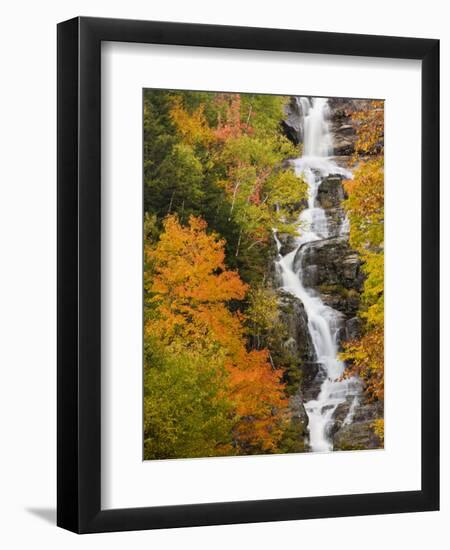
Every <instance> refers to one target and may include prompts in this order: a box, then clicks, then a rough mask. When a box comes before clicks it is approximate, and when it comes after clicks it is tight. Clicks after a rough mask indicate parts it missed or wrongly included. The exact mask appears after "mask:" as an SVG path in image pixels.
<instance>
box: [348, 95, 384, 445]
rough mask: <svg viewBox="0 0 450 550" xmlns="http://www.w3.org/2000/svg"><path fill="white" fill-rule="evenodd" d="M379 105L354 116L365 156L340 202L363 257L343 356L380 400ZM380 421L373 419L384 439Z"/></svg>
mask: <svg viewBox="0 0 450 550" xmlns="http://www.w3.org/2000/svg"><path fill="white" fill-rule="evenodd" d="M383 120H384V112H383V104H382V102H379V101H374V102H371V104H370V106H369V108H368V109H365V110H363V111H360V112H357V113H355V114H354V115H353V122H354V124H355V127H356V131H357V136H358V139H357V142H356V153H357V154H359V155H361V154H367V155H369V158H367V159H366V160H363V161H362V162H360V163H359V165H358V166H357V168H356V170H355V171H354V178H353V180H348V181H347V182H346V184H345V189H346V192H347V194H348V198H347V200H346V201H345V203H344V206H345V209H346V211H347V215H348V217H349V220H350V244H351V245H352V247H353V248H354V249H355V250H357V251H358V252H359V254H360V256H361V258H362V260H363V270H364V272H365V275H366V278H365V282H364V289H363V292H362V300H361V307H360V311H359V315H360V317H361V318H362V320H363V322H364V331H363V335H362V337H361V338H359V339H357V340H353V341H350V342H346V343H345V344H344V352H343V353H342V358H343V359H344V360H346V361H347V362H348V363H349V365H350V369H349V374H357V375H358V376H359V377H360V378H361V379H362V380H363V381H364V382H365V385H366V392H367V395H368V396H369V397H370V398H372V399H377V400H383V399H384V167H383V156H382V153H383V128H384V125H383ZM383 426H384V424H383V422H381V421H380V422H377V423H376V430H377V435H378V436H379V437H380V439H382V430H383Z"/></svg>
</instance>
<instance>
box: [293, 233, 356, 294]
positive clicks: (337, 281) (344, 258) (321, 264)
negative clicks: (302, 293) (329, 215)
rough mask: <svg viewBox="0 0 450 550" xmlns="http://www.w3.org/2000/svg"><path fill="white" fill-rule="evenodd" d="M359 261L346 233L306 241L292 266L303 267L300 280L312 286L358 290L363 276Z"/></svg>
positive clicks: (297, 268)
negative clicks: (309, 241)
mask: <svg viewBox="0 0 450 550" xmlns="http://www.w3.org/2000/svg"><path fill="white" fill-rule="evenodd" d="M360 264H361V262H360V259H359V257H358V255H357V254H355V252H354V251H353V250H351V248H350V246H349V244H348V242H347V238H346V237H332V238H330V239H324V240H321V241H314V242H311V243H306V244H305V245H303V246H302V247H300V249H299V250H298V252H297V253H296V255H295V258H294V267H295V269H296V270H299V269H302V281H303V284H304V285H305V286H306V287H313V288H316V287H319V286H323V285H340V286H341V287H343V288H345V289H348V290H349V289H355V290H357V291H360V290H361V288H362V283H363V280H364V275H363V273H362V271H361V269H360Z"/></svg>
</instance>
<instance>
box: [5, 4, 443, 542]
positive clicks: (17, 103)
mask: <svg viewBox="0 0 450 550" xmlns="http://www.w3.org/2000/svg"><path fill="white" fill-rule="evenodd" d="M444 6H445V3H444V2H440V1H438V0H435V1H433V0H430V1H429V2H427V4H426V9H425V5H424V3H423V0H422V1H421V2H416V1H409V2H397V3H394V2H392V1H387V0H386V1H385V0H378V1H377V2H375V3H373V4H372V5H367V9H366V6H363V5H362V4H361V2H360V1H349V2H346V3H345V4H343V3H338V2H335V1H325V0H322V1H320V2H316V3H311V2H308V3H301V2H300V1H299V0H293V1H292V2H288V1H282V0H278V2H270V3H269V2H262V1H259V2H254V3H251V2H247V3H244V2H242V1H232V0H229V1H228V2H226V3H225V2H222V3H217V2H216V3H214V2H210V1H208V2H207V1H205V2H200V1H197V2H195V1H190V2H187V1H182V0H180V1H175V0H165V1H164V2H153V3H150V2H139V1H137V0H127V1H126V2H124V1H123V0H120V1H115V0H109V1H106V0H105V1H97V0H89V1H88V0H78V1H77V2H75V1H74V0H66V1H65V2H57V1H55V2H31V1H28V2H21V1H20V0H19V1H17V2H16V3H15V4H14V6H13V5H12V4H9V5H8V7H7V8H4V9H3V12H2V23H3V25H2V32H1V33H0V40H1V41H2V43H1V49H0V52H1V56H2V62H1V71H2V73H1V75H2V83H1V87H0V94H1V101H0V106H1V107H0V108H1V117H0V128H1V139H2V143H1V151H2V156H1V162H0V182H1V185H2V190H3V192H2V195H1V197H2V200H1V201H0V208H1V211H0V224H1V227H0V236H1V237H0V238H1V249H0V250H1V259H2V264H1V265H2V269H1V271H0V277H1V278H2V281H1V285H0V288H1V296H0V308H1V322H2V326H1V334H2V344H1V346H0V350H1V351H0V353H1V359H0V364H1V368H2V378H1V385H0V392H1V395H0V419H1V420H0V422H1V431H0V434H1V449H2V452H1V454H0V461H1V468H0V517H1V524H2V529H1V531H0V542H1V543H2V545H3V546H4V547H6V548H27V546H33V547H45V548H48V549H52V548H61V547H64V548H69V549H70V548H79V547H82V548H96V547H98V545H99V544H104V545H105V546H106V545H107V546H108V547H109V548H111V549H113V548H122V547H123V545H133V544H134V545H135V546H137V547H139V546H142V547H143V546H146V547H153V548H158V549H164V548H181V547H182V548H195V549H199V548H205V549H206V548H230V547H233V548H245V547H248V546H250V545H251V546H255V547H259V548H274V547H275V546H276V547H283V545H286V546H287V545H289V546H290V547H292V546H293V545H295V547H297V546H298V547H300V546H305V547H314V548H319V549H321V548H326V547H331V546H332V547H333V548H345V549H347V550H349V549H352V548H360V547H361V546H364V548H365V549H371V548H380V547H382V546H387V547H392V546H394V545H397V544H398V543H399V542H400V541H401V543H402V545H404V546H407V547H408V548H409V549H415V548H417V549H419V548H423V547H424V546H428V545H430V544H432V545H433V546H435V547H437V548H443V547H444V546H445V543H443V541H446V543H448V522H449V520H450V499H449V497H450V490H449V489H450V488H449V470H448V467H447V468H444V469H443V471H442V486H443V495H442V511H441V512H439V513H423V514H414V515H412V514H403V515H395V516H376V517H366V518H345V519H328V520H313V521H302V522H284V523H272V524H258V525H256V524H255V525H247V526H242V525H240V526H239V525H238V526H226V527H214V528H212V527H207V528H195V529H181V530H171V531H159V532H142V533H122V534H108V535H96V536H84V537H76V536H75V535H72V534H70V533H66V532H64V531H62V530H59V529H56V528H55V527H54V526H53V524H52V523H53V518H54V511H53V510H54V507H55V462H56V460H55V454H56V444H55V423H56V419H55V387H56V375H55V371H56V367H55V361H56V353H55V332H56V331H55V329H56V316H55V278H56V263H55V250H56V223H55V220H56V218H55V201H56V193H55V176H56V156H55V129H56V104H55V98H56V71H55V67H56V29H55V24H56V22H57V21H60V20H63V19H67V18H69V17H72V16H74V15H79V14H82V15H95V16H110V17H126V18H141V19H160V20H178V21H195V22H204V23H222V24H240V25H250V26H266V27H267V26H273V27H279V28H289V27H290V28H300V29H311V30H323V31H342V32H360V33H370V34H391V35H405V36H407V35H410V36H417V37H436V38H440V39H441V40H442V42H441V48H442V49H441V52H442V61H441V67H442V75H441V94H442V97H443V98H446V97H449V94H450V81H449V76H450V70H449V67H450V63H449V62H450V55H449V54H450V38H449V37H448V28H447V21H448V15H447V14H445V13H444ZM442 126H443V130H442V138H443V139H442V146H441V151H442V157H443V161H442V182H443V185H442V199H441V201H442V212H443V214H445V215H446V216H445V217H444V216H443V222H442V229H443V239H442V240H443V246H442V265H443V273H442V279H443V280H444V281H445V280H448V279H449V277H450V273H449V267H450V264H449V248H450V247H449V241H448V237H449V230H450V223H449V217H448V215H447V212H448V207H449V206H450V205H449V189H448V181H449V176H450V173H449V161H448V151H449V149H450V134H449V109H448V102H442ZM407 204H408V197H405V205H407ZM405 275H407V262H406V261H405ZM449 305H450V304H449V291H448V286H443V287H442V306H443V307H442V310H443V311H444V312H445V309H447V310H448V306H449ZM449 330H450V323H449V317H448V314H444V316H443V318H442V335H443V338H442V339H443V344H442V357H443V358H444V360H443V361H442V363H443V368H442V396H443V399H442V401H443V403H442V420H443V422H442V424H443V429H442V441H443V452H442V463H443V464H444V465H446V464H448V463H449V461H450V430H449V420H450V406H449V399H448V391H447V388H448V386H449V382H450V377H449V374H448V369H447V364H446V363H447V362H446V361H445V358H446V357H448V355H449V351H450V350H449V339H448V334H449ZM405 383H407V381H405ZM412 405H413V404H412ZM340 474H341V475H350V474H351V472H341V473H340Z"/></svg>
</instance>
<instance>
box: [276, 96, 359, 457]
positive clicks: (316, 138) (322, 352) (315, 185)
mask: <svg viewBox="0 0 450 550" xmlns="http://www.w3.org/2000/svg"><path fill="white" fill-rule="evenodd" d="M297 101H298V103H299V107H300V112H301V113H302V116H303V134H304V140H303V143H304V148H303V155H302V157H300V158H298V159H296V160H295V161H294V167H295V172H296V174H297V175H298V176H299V177H303V178H304V179H305V181H306V182H307V184H308V207H307V208H306V209H304V210H303V211H302V212H301V214H300V217H299V220H298V228H299V234H298V236H297V237H296V238H295V245H296V247H295V249H294V250H293V251H292V252H289V253H287V254H286V255H284V256H282V255H281V254H279V256H278V259H277V261H276V264H277V269H278V272H279V273H280V275H281V278H282V287H283V289H284V290H286V291H287V292H290V293H291V294H293V295H294V296H295V297H297V298H298V299H300V300H301V301H302V303H303V305H304V308H305V311H306V313H307V316H308V330H309V332H310V335H311V340H312V343H313V347H314V353H315V356H316V361H317V362H318V364H319V368H320V374H321V377H322V378H323V382H322V383H321V386H320V391H319V394H318V396H317V398H316V399H313V400H310V401H308V402H307V403H305V409H306V412H307V414H308V418H309V424H308V429H309V445H310V448H311V451H315V452H321V451H322V452H324V451H332V450H333V443H332V441H331V437H330V434H329V428H330V425H331V423H332V419H333V414H334V412H335V410H336V408H337V407H338V405H339V404H341V403H344V402H345V401H348V402H350V403H351V406H350V409H349V412H348V414H347V417H346V418H345V419H344V424H348V423H349V422H351V420H352V418H353V414H354V410H355V407H356V406H357V400H358V393H359V382H358V380H356V379H354V378H349V379H342V375H343V373H344V368H345V365H344V363H343V362H342V361H340V360H339V358H338V342H337V336H338V331H339V327H340V326H341V320H342V315H341V314H340V313H339V312H338V311H336V310H334V309H332V308H331V307H329V306H327V305H325V304H324V303H323V301H322V300H321V298H320V296H319V295H318V294H317V293H316V292H315V291H314V290H312V289H308V288H305V287H304V286H303V284H302V264H303V262H302V258H303V255H304V253H305V250H307V248H308V243H311V242H317V241H321V240H323V239H327V238H329V237H330V235H329V229H328V224H327V217H326V213H325V211H324V210H323V209H322V208H320V206H318V204H317V194H318V190H319V186H320V184H321V182H322V181H323V179H324V178H325V177H327V176H329V175H331V174H333V175H341V176H343V177H346V178H349V177H352V176H351V173H350V172H349V171H348V170H345V169H344V168H342V167H340V166H338V165H337V164H336V163H335V162H334V161H333V160H332V159H331V158H330V155H331V154H332V138H331V134H330V131H329V127H328V121H327V116H328V103H327V100H326V99H325V98H312V101H310V99H309V98H298V99H297ZM345 233H348V220H344V223H343V224H342V227H341V229H340V234H345ZM275 240H276V243H277V246H278V251H279V252H280V249H281V244H280V241H279V240H278V237H277V235H276V233H275ZM295 266H298V267H297V269H296V268H295Z"/></svg>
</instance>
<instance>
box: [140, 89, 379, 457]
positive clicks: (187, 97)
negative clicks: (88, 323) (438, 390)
mask: <svg viewBox="0 0 450 550" xmlns="http://www.w3.org/2000/svg"><path fill="white" fill-rule="evenodd" d="M290 102H292V98H291V97H288V96H274V95H261V94H238V93H213V92H189V91H171V90H145V91H144V96H143V124H144V128H143V131H144V151H143V152H144V166H143V170H144V228H143V235H144V419H143V423H144V425H143V432H144V433H143V440H144V459H145V460H151V459H168V458H171V459H173V458H195V457H213V456H231V455H249V454H268V453H290V452H304V451H308V450H312V449H311V448H310V447H308V417H307V414H304V413H305V408H304V404H305V402H306V397H305V395H306V389H305V388H307V382H308V371H307V368H309V364H310V363H314V362H315V363H318V362H319V358H317V357H316V358H315V361H308V360H306V355H305V353H306V352H305V353H303V352H302V350H301V349H300V348H301V347H302V345H303V344H302V342H303V343H305V342H306V344H305V346H306V347H307V342H308V341H309V340H308V338H309V336H308V335H307V334H304V335H302V334H300V332H301V330H300V329H299V328H298V327H297V328H295V330H296V336H295V339H296V345H295V346H294V347H293V346H292V345H287V342H288V341H289V339H290V332H292V326H291V325H292V323H291V322H290V321H289V315H291V313H292V311H291V310H292V307H293V305H292V304H293V303H292V301H291V302H289V304H288V305H286V303H287V302H286V301H289V300H291V298H286V296H285V294H283V292H282V291H281V290H280V282H279V276H278V275H277V272H276V260H277V257H279V254H280V250H279V249H277V245H276V239H275V237H277V239H278V240H279V241H283V243H287V244H289V243H292V242H294V241H295V239H297V236H298V235H299V233H301V231H302V228H301V225H299V217H301V213H302V211H304V210H305V209H306V207H307V202H308V193H309V190H308V181H307V178H306V177H305V176H304V175H302V174H299V173H296V171H295V170H294V168H293V165H292V163H291V162H290V160H291V159H296V158H299V157H301V156H302V153H303V147H304V144H303V143H302V140H301V139H298V140H293V139H291V137H290V136H289V134H288V132H286V128H285V127H284V126H283V124H282V121H283V120H285V119H286V109H287V108H288V106H289V104H290ZM363 107H364V108H362V109H356V108H355V109H353V110H352V112H351V113H350V114H349V113H346V116H348V118H349V120H350V122H351V125H352V127H353V129H354V134H355V140H354V150H353V152H352V154H351V155H347V159H346V163H347V165H348V166H350V167H351V170H352V172H353V177H352V178H348V179H345V178H342V189H343V191H342V192H343V193H344V199H343V201H342V209H343V211H345V215H346V217H347V219H348V221H349V228H350V229H349V236H348V237H347V241H348V243H349V244H347V243H346V244H345V246H349V247H351V251H352V254H353V253H356V254H357V256H358V262H359V264H360V266H361V276H360V279H359V280H360V286H359V287H358V290H357V293H358V303H357V305H356V309H357V311H356V312H355V318H356V317H357V319H358V323H359V325H358V327H359V328H358V330H357V331H356V332H355V331H354V333H353V334H352V335H351V336H352V337H345V338H342V339H341V341H340V343H339V357H338V360H339V361H342V362H343V364H344V363H345V366H346V368H345V372H344V373H343V374H342V378H346V377H347V378H351V377H356V378H357V379H358V380H359V381H361V385H362V388H363V389H362V395H363V399H364V403H366V402H367V403H376V406H377V408H376V410H377V413H376V414H375V415H374V417H373V418H372V417H371V419H370V422H366V424H367V425H368V426H369V428H370V431H371V435H370V437H371V438H372V439H371V441H372V440H376V441H377V443H376V444H375V447H380V446H382V444H383V437H384V435H383V434H384V422H383V415H382V403H383V400H384V386H383V380H384V368H383V365H384V359H383V347H384V343H383V342H384V338H383V327H384V302H383V295H384V281H383V273H384V261H383V247H384V177H383V131H384V125H383V116H384V114H383V108H382V102H376V101H368V102H366V103H364V105H363ZM322 185H323V184H322ZM335 248H336V247H335ZM346 250H347V249H346ZM349 250H350V248H349ZM359 264H358V265H359ZM323 286H324V285H322V287H323ZM335 286H336V285H335ZM321 291H323V288H322V289H321ZM346 292H347V294H348V292H350V291H347V290H346ZM354 292H355V293H356V291H354ZM283 296H284V298H283ZM296 307H297V305H296ZM298 307H300V306H298ZM290 312H291V313H290ZM305 322H306V323H307V319H306V321H305ZM294 324H295V323H294ZM297 324H298V323H297ZM309 347H311V345H310V344H309ZM313 354H314V352H313V351H311V352H310V355H311V357H312V355H313ZM316 355H317V354H316ZM358 399H359V400H361V399H362V398H360V397H358ZM380 404H381V405H380ZM299 408H301V409H302V414H300V413H299ZM306 411H307V408H306ZM346 418H349V413H347V416H346ZM327 429H328V428H327ZM373 438H375V439H373ZM355 445H356V446H355ZM358 445H359V446H358ZM346 448H350V447H348V446H347V447H345V446H343V447H342V449H343V450H345V449H346ZM351 448H366V444H363V445H362V446H361V444H360V443H357V444H354V445H353V447H351Z"/></svg>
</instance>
